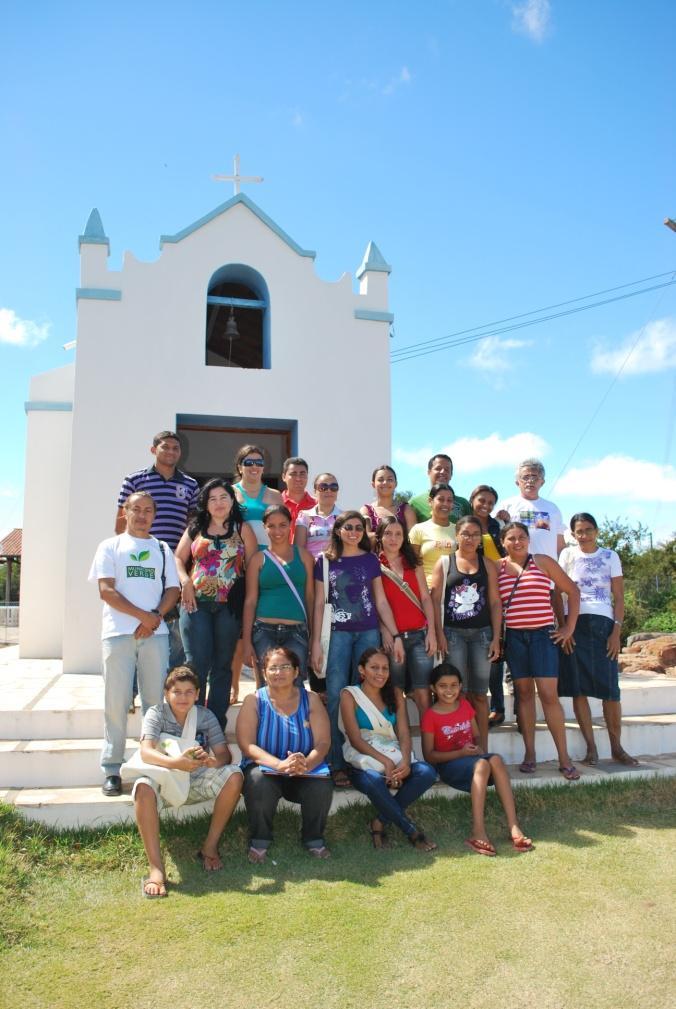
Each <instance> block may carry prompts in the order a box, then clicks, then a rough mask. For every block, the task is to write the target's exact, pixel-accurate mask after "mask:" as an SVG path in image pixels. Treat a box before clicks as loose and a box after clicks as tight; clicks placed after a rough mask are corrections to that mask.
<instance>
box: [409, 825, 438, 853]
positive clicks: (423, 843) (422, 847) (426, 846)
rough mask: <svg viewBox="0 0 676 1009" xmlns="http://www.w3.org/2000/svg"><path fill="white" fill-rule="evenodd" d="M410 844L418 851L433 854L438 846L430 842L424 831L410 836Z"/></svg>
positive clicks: (418, 831)
mask: <svg viewBox="0 0 676 1009" xmlns="http://www.w3.org/2000/svg"><path fill="white" fill-rule="evenodd" d="M407 836H408V843H409V844H410V845H412V846H413V847H414V848H415V850H416V851H426V852H432V851H436V850H437V847H438V845H437V844H436V843H435V842H434V841H430V839H429V838H428V837H425V835H424V834H423V832H422V830H417V831H416V832H415V834H408V835H407Z"/></svg>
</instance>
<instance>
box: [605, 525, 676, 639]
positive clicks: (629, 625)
mask: <svg viewBox="0 0 676 1009" xmlns="http://www.w3.org/2000/svg"><path fill="white" fill-rule="evenodd" d="M646 542H650V544H651V545H650V547H649V549H647V550H643V549H641V547H642V545H643V544H644V543H646ZM599 546H603V547H608V548H609V549H611V550H615V551H616V553H618V554H619V556H620V559H621V561H622V570H623V572H624V588H625V618H624V626H623V627H622V636H623V638H625V639H626V638H627V637H628V636H629V635H630V634H635V633H636V632H638V631H644V630H645V631H658V630H659V631H662V630H663V631H665V632H667V631H672V630H673V631H676V626H674V625H675V624H676V536H672V537H671V538H670V539H669V540H667V541H666V542H665V543H659V544H658V545H657V546H654V545H653V544H652V537H651V535H650V533H649V531H648V529H647V527H646V526H644V525H642V524H641V523H640V522H639V523H638V524H637V525H636V526H634V527H632V526H630V525H629V523H627V522H625V521H623V520H622V519H620V518H617V519H608V518H606V519H604V521H603V522H602V523H601V526H600V527H599Z"/></svg>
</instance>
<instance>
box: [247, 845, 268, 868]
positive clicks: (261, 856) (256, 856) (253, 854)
mask: <svg viewBox="0 0 676 1009" xmlns="http://www.w3.org/2000/svg"><path fill="white" fill-rule="evenodd" d="M246 857H247V858H248V860H249V861H250V862H251V864H252V865H262V864H263V862H264V861H265V859H266V858H267V857H268V849H267V848H254V847H253V846H250V847H249V850H248V852H247V855H246Z"/></svg>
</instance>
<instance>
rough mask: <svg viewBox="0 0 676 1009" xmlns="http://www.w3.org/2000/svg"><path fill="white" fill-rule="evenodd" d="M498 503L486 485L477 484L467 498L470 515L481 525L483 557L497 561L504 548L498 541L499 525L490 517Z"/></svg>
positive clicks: (496, 495) (496, 496)
mask: <svg viewBox="0 0 676 1009" xmlns="http://www.w3.org/2000/svg"><path fill="white" fill-rule="evenodd" d="M497 501H498V492H497V491H496V490H495V488H494V487H490V486H489V485H488V484H487V483H482V484H479V486H478V487H475V488H474V490H473V491H472V493H471V494H470V496H469V506H470V508H471V509H472V515H473V516H474V518H477V519H478V520H479V522H480V523H481V532H482V537H481V539H482V546H483V551H484V557H487V558H488V559H489V560H491V561H499V560H500V558H501V557H504V556H505V548H504V547H503V545H502V543H501V541H500V523H499V522H498V520H497V519H494V518H492V517H491V513H492V512H493V511H494V510H495V506H496V504H497Z"/></svg>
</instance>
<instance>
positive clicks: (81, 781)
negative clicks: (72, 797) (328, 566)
mask: <svg viewBox="0 0 676 1009" xmlns="http://www.w3.org/2000/svg"><path fill="white" fill-rule="evenodd" d="M131 721H132V719H131V718H130V722H131ZM137 721H138V716H137ZM566 731H567V738H568V747H569V751H570V754H571V757H572V758H573V759H578V760H579V759H580V758H581V757H583V756H584V753H585V745H584V740H583V738H582V734H581V732H580V730H579V728H578V726H577V723H576V722H574V721H567V723H566ZM594 734H595V738H596V745H597V748H598V751H599V754H600V756H601V757H602V758H606V757H610V746H609V743H608V735H607V732H606V731H605V725H604V723H603V721H602V720H601V719H595V720H594ZM227 739H228V744H229V745H230V749H231V752H232V756H233V760H234V761H239V759H240V756H241V754H240V751H239V749H238V747H237V744H236V742H235V734H234V732H233V731H228V733H227ZM412 739H413V748H414V751H415V754H416V756H417V757H418V758H421V757H422V752H421V747H420V729H419V727H418V726H413V727H412ZM622 742H623V744H624V746H625V748H626V750H627V751H628V752H629V753H653V754H659V753H670V752H672V751H676V714H669V715H666V714H661V713H660V714H655V715H632V716H628V717H627V718H625V719H624V720H623V728H622ZM535 745H536V752H537V755H538V759H539V760H542V761H547V760H553V759H555V758H556V749H555V747H554V742H553V740H552V737H551V736H550V734H549V731H548V729H547V727H546V725H545V724H544V722H538V723H537V727H536V744H535ZM101 746H102V740H101V737H100V736H93V737H91V738H89V739H33V740H17V739H15V740H0V788H47V787H49V788H51V787H65V786H68V785H71V786H87V785H91V786H95V785H97V784H99V783H100V781H101V777H102V774H101V769H100V766H99V760H100V755H101ZM137 747H138V736H136V738H133V737H132V736H131V735H130V737H129V738H128V739H127V749H126V755H127V756H130V755H131V754H132V753H133V752H134V750H135V749H136V748H137ZM489 749H490V750H491V752H494V753H499V754H500V756H501V757H502V758H503V759H504V760H505V762H506V763H508V764H516V763H518V762H519V761H520V760H521V759H522V757H523V741H522V739H521V736H520V734H519V733H518V731H517V730H516V728H515V726H514V725H502V726H500V727H499V728H497V729H493V730H492V731H491V733H490V736H489Z"/></svg>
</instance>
